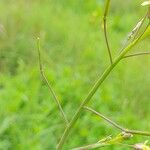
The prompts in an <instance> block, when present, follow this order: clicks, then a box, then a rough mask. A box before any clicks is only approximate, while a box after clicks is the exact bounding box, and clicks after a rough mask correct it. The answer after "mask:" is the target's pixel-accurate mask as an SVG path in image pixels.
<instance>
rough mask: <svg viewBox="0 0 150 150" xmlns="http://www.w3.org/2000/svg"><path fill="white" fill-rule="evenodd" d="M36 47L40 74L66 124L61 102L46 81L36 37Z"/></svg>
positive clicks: (38, 42)
mask: <svg viewBox="0 0 150 150" xmlns="http://www.w3.org/2000/svg"><path fill="white" fill-rule="evenodd" d="M37 47H38V56H39V67H40V72H41V76H42V78H43V80H44V81H45V83H46V84H47V86H48V88H49V90H50V93H51V94H52V96H53V98H54V100H55V102H56V104H57V106H58V108H59V110H60V112H61V115H62V117H63V120H64V121H65V123H66V125H68V120H67V117H66V115H65V113H64V111H63V109H62V107H61V104H60V102H59V100H58V98H57V96H56V94H55V92H54V90H53V89H52V87H51V85H50V83H49V81H48V79H47V77H46V75H45V73H44V71H43V66H42V61H41V53H40V49H41V46H40V39H39V38H37Z"/></svg>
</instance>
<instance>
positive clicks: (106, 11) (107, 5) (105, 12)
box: [103, 0, 113, 64]
mask: <svg viewBox="0 0 150 150" xmlns="http://www.w3.org/2000/svg"><path fill="white" fill-rule="evenodd" d="M109 6H110V0H107V1H106V6H105V10H104V16H103V25H104V36H105V41H106V46H107V50H108V54H109V59H110V63H111V64H112V63H113V60H112V54H111V50H110V46H109V42H108V37H107V15H108V9H109Z"/></svg>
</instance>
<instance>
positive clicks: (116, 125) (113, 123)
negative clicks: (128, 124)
mask: <svg viewBox="0 0 150 150" xmlns="http://www.w3.org/2000/svg"><path fill="white" fill-rule="evenodd" d="M84 108H85V109H86V110H88V111H91V112H92V113H94V114H95V115H97V116H99V117H101V118H103V119H104V120H105V121H107V122H108V123H109V124H111V125H112V126H114V127H116V128H117V129H119V130H121V131H124V128H123V127H121V126H120V125H118V124H117V123H115V122H114V121H112V120H110V119H109V118H107V117H105V116H104V115H102V114H101V113H99V112H97V111H95V110H94V109H92V108H89V107H86V106H84Z"/></svg>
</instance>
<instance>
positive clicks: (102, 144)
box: [72, 143, 110, 150]
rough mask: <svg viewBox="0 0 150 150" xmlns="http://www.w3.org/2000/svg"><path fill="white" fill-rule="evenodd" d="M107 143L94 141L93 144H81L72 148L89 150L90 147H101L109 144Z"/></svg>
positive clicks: (74, 149)
mask: <svg viewBox="0 0 150 150" xmlns="http://www.w3.org/2000/svg"><path fill="white" fill-rule="evenodd" d="M109 145H110V144H106V143H94V144H90V145H86V146H82V147H78V148H73V149H72V150H90V149H96V148H101V147H104V146H109Z"/></svg>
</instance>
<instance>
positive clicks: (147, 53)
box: [123, 52, 150, 58]
mask: <svg viewBox="0 0 150 150" xmlns="http://www.w3.org/2000/svg"><path fill="white" fill-rule="evenodd" d="M143 55H150V52H140V53H136V54H130V55H126V56H124V57H123V58H129V57H135V56H143Z"/></svg>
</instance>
